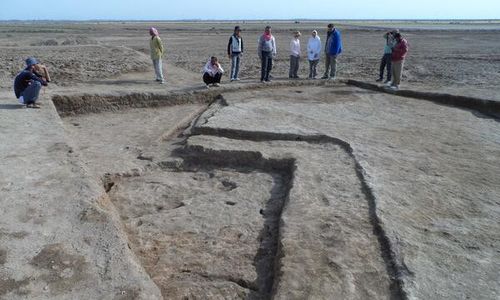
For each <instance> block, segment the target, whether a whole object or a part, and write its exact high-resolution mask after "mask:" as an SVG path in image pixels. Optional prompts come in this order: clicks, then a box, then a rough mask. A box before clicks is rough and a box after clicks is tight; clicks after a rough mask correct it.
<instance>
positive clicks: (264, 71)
mask: <svg viewBox="0 0 500 300" xmlns="http://www.w3.org/2000/svg"><path fill="white" fill-rule="evenodd" d="M260 61H261V64H262V66H261V69H260V81H269V73H271V70H272V69H273V53H272V52H266V51H262V53H261V58H260Z"/></svg>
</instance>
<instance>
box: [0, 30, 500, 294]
mask: <svg viewBox="0 0 500 300" xmlns="http://www.w3.org/2000/svg"><path fill="white" fill-rule="evenodd" d="M328 23H329V21H324V22H319V21H314V22H311V21H307V22H306V21H300V22H299V21H297V22H289V21H273V22H257V21H247V22H243V21H239V22H1V23H0V65H1V66H2V68H1V69H0V140H1V143H0V207H1V210H0V299H499V297H500V285H499V282H500V180H499V178H500V176H499V175H500V123H499V120H500V119H499V115H500V109H499V105H498V102H499V101H500V96H499V92H500V88H499V85H498V83H499V82H500V72H499V70H500V47H499V46H500V23H499V22H497V21H475V22H465V21H464V22H455V21H454V22H431V21H425V22H424V21H420V22H416V21H411V22H410V21H407V22H402V21H393V22H382V21H365V22H361V21H359V22H358V21H344V22H342V21H339V22H337V23H336V24H337V26H338V28H339V29H340V30H341V32H342V35H343V40H344V53H343V54H342V55H341V56H340V58H339V68H338V76H339V79H338V80H337V81H334V82H332V81H322V80H307V79H304V78H305V77H307V71H308V65H307V61H306V60H305V59H304V57H305V56H306V52H305V47H306V45H307V40H308V38H309V35H310V32H311V31H312V30H314V29H316V30H318V32H319V36H320V37H321V38H322V40H323V42H324V41H325V35H326V25H327V24H328ZM267 24H270V25H271V26H272V27H273V33H274V35H275V37H276V40H277V43H278V56H277V58H276V60H275V65H274V68H273V71H272V75H273V82H272V83H269V84H262V83H260V82H259V80H258V79H259V72H260V62H259V60H258V57H257V53H256V46H257V45H256V44H257V39H258V37H259V34H261V32H262V30H263V28H264V27H265V26H266V25H267ZM235 25H239V26H241V27H242V29H243V32H242V36H243V39H244V45H245V52H244V55H243V58H242V70H241V74H240V77H241V78H242V80H241V81H240V82H233V83H230V82H229V78H228V76H227V73H226V75H225V76H224V77H223V81H222V86H221V87H218V88H215V87H213V88H210V89H207V88H206V87H205V86H204V84H202V81H201V75H202V73H201V70H202V68H203V65H204V64H205V63H206V61H207V60H208V58H209V57H210V56H213V55H215V56H218V57H220V59H221V63H222V66H223V67H224V68H225V69H226V71H229V69H230V62H229V59H228V58H227V55H226V47H227V43H228V40H229V36H230V35H231V34H232V29H233V28H234V26H235ZM151 26H155V27H157V28H158V30H159V32H160V36H161V38H162V40H163V43H164V46H165V49H166V55H165V58H164V61H163V66H164V71H165V76H166V84H164V85H160V84H158V83H156V82H155V81H154V72H153V70H152V63H151V60H150V58H149V36H148V29H149V27H151ZM395 28H398V29H400V30H401V32H402V34H403V35H404V36H405V37H406V38H407V39H408V41H409V43H410V53H409V56H408V59H407V61H406V64H405V70H404V76H403V84H402V90H401V91H400V92H384V90H383V88H382V87H378V86H376V85H374V84H375V82H374V81H375V79H377V77H378V66H379V61H380V59H381V56H382V52H383V45H384V39H383V38H382V35H383V34H384V32H386V31H388V30H391V29H395ZM295 30H300V31H301V32H302V37H301V43H302V49H303V51H302V53H303V58H302V60H301V66H300V71H299V75H300V76H301V77H302V79H298V80H288V78H287V77H288V76H287V75H288V60H289V51H288V48H289V42H290V40H291V38H292V33H293V32H294V31H295ZM28 56H34V57H36V58H38V59H39V60H40V61H41V62H42V63H43V64H45V65H46V66H48V68H49V70H50V72H51V76H52V82H51V83H50V85H49V87H47V88H44V89H43V91H42V94H41V102H40V103H41V105H42V107H41V109H28V108H24V106H22V105H19V104H17V100H16V99H15V97H14V96H13V92H12V81H13V78H14V77H15V75H16V74H17V72H19V71H20V70H21V69H22V68H23V66H24V60H25V58H26V57H28ZM319 71H320V74H322V72H323V71H324V62H323V57H322V60H321V62H320V64H319ZM353 80H354V81H353Z"/></svg>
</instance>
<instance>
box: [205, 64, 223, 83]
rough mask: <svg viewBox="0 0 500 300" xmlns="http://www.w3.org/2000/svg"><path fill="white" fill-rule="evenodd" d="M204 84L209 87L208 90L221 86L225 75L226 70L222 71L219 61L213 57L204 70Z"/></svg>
mask: <svg viewBox="0 0 500 300" xmlns="http://www.w3.org/2000/svg"><path fill="white" fill-rule="evenodd" d="M203 72H204V74H203V82H205V84H206V85H207V88H209V87H210V85H212V86H219V85H220V80H221V78H222V74H224V69H222V67H221V65H220V63H219V59H218V58H217V57H215V56H212V57H211V58H210V60H209V61H208V62H207V64H206V65H205V67H204V68H203Z"/></svg>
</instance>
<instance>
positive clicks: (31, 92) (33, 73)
mask: <svg viewBox="0 0 500 300" xmlns="http://www.w3.org/2000/svg"><path fill="white" fill-rule="evenodd" d="M149 34H150V35H151V40H150V48H151V59H152V61H153V66H154V69H155V75H156V78H155V80H156V81H157V82H159V83H160V84H163V83H165V78H164V75H163V63H162V58H163V56H164V52H165V50H164V47H163V43H162V41H161V38H160V35H159V33H158V30H157V29H156V28H150V30H149ZM300 37H301V33H300V32H299V31H295V32H294V33H293V38H292V40H291V41H290V69H289V73H288V76H289V78H291V79H295V78H299V76H298V71H299V65H300V59H301V53H302V50H301V45H300ZM384 40H385V47H384V55H383V57H382V60H381V63H380V74H379V78H378V79H377V82H382V81H384V71H385V70H387V80H386V81H385V82H384V83H386V84H387V85H388V87H389V88H391V89H394V90H397V89H399V85H400V83H401V76H402V71H403V66H404V62H405V58H406V55H407V53H408V48H409V45H408V41H407V40H406V39H404V38H403V37H402V35H401V33H400V32H399V31H398V30H394V31H390V32H387V33H386V34H384ZM322 50H323V52H324V55H325V72H324V74H323V77H321V79H328V80H335V79H336V76H337V60H338V57H339V55H340V54H341V53H342V37H341V33H340V31H339V30H338V29H337V28H335V26H334V25H333V24H328V28H327V36H326V42H325V45H324V47H323V46H322V41H321V38H320V37H319V36H318V32H317V31H316V30H313V31H312V32H311V37H310V38H309V40H308V43H307V60H308V61H309V76H308V78H309V79H316V78H317V76H318V69H317V67H318V64H319V61H320V58H321V52H322ZM243 52H244V44H243V38H242V36H241V28H240V26H236V27H235V28H234V33H233V34H232V35H231V37H230V38H229V42H228V45H227V55H228V58H229V59H230V60H231V74H230V78H231V81H239V80H240V78H239V72H240V64H241V58H242V54H243ZM257 54H258V56H259V58H260V61H261V75H260V81H261V82H269V81H271V78H272V76H271V70H272V68H273V60H274V58H275V57H276V55H277V47H276V38H275V37H274V35H273V34H272V29H271V27H270V26H267V27H266V28H265V29H264V33H263V34H262V35H261V36H260V37H259V40H258V45H257ZM223 74H224V69H223V68H222V66H221V64H220V62H219V59H218V58H217V57H215V56H212V57H211V58H210V59H209V61H208V62H207V63H206V64H205V67H204V68H203V82H204V83H205V84H206V85H207V87H210V86H219V85H220V82H221V79H222V75H223ZM49 82H50V76H49V74H48V70H47V68H46V67H45V66H43V65H41V64H40V63H39V62H38V61H37V60H36V59H35V58H28V59H27V60H26V68H25V69H24V70H23V71H22V72H20V73H19V74H18V75H17V76H16V78H15V81H14V91H15V94H16V98H18V99H19V102H20V103H22V104H26V105H27V106H28V107H33V108H38V107H39V105H38V104H37V103H36V102H37V100H38V97H39V94H40V90H41V88H42V86H46V85H47V84H48V83H49Z"/></svg>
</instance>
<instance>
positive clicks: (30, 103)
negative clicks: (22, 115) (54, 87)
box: [14, 57, 47, 108]
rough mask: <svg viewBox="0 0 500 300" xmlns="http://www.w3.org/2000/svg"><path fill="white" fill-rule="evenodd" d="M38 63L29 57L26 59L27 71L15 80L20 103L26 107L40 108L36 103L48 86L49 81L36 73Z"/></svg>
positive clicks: (15, 89)
mask: <svg viewBox="0 0 500 300" xmlns="http://www.w3.org/2000/svg"><path fill="white" fill-rule="evenodd" d="M37 64H38V61H37V60H36V59H35V58H33V57H29V58H28V59H26V69H24V70H22V71H21V72H20V73H19V74H18V75H17V76H16V79H15V80H14V93H15V94H16V98H17V99H19V102H20V103H22V104H26V107H32V108H40V106H39V105H38V104H37V103H36V102H37V100H38V96H39V95H40V90H41V89H42V86H47V81H46V80H45V79H43V77H42V75H40V74H38V73H37V72H36V71H35V68H36V65H37Z"/></svg>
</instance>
